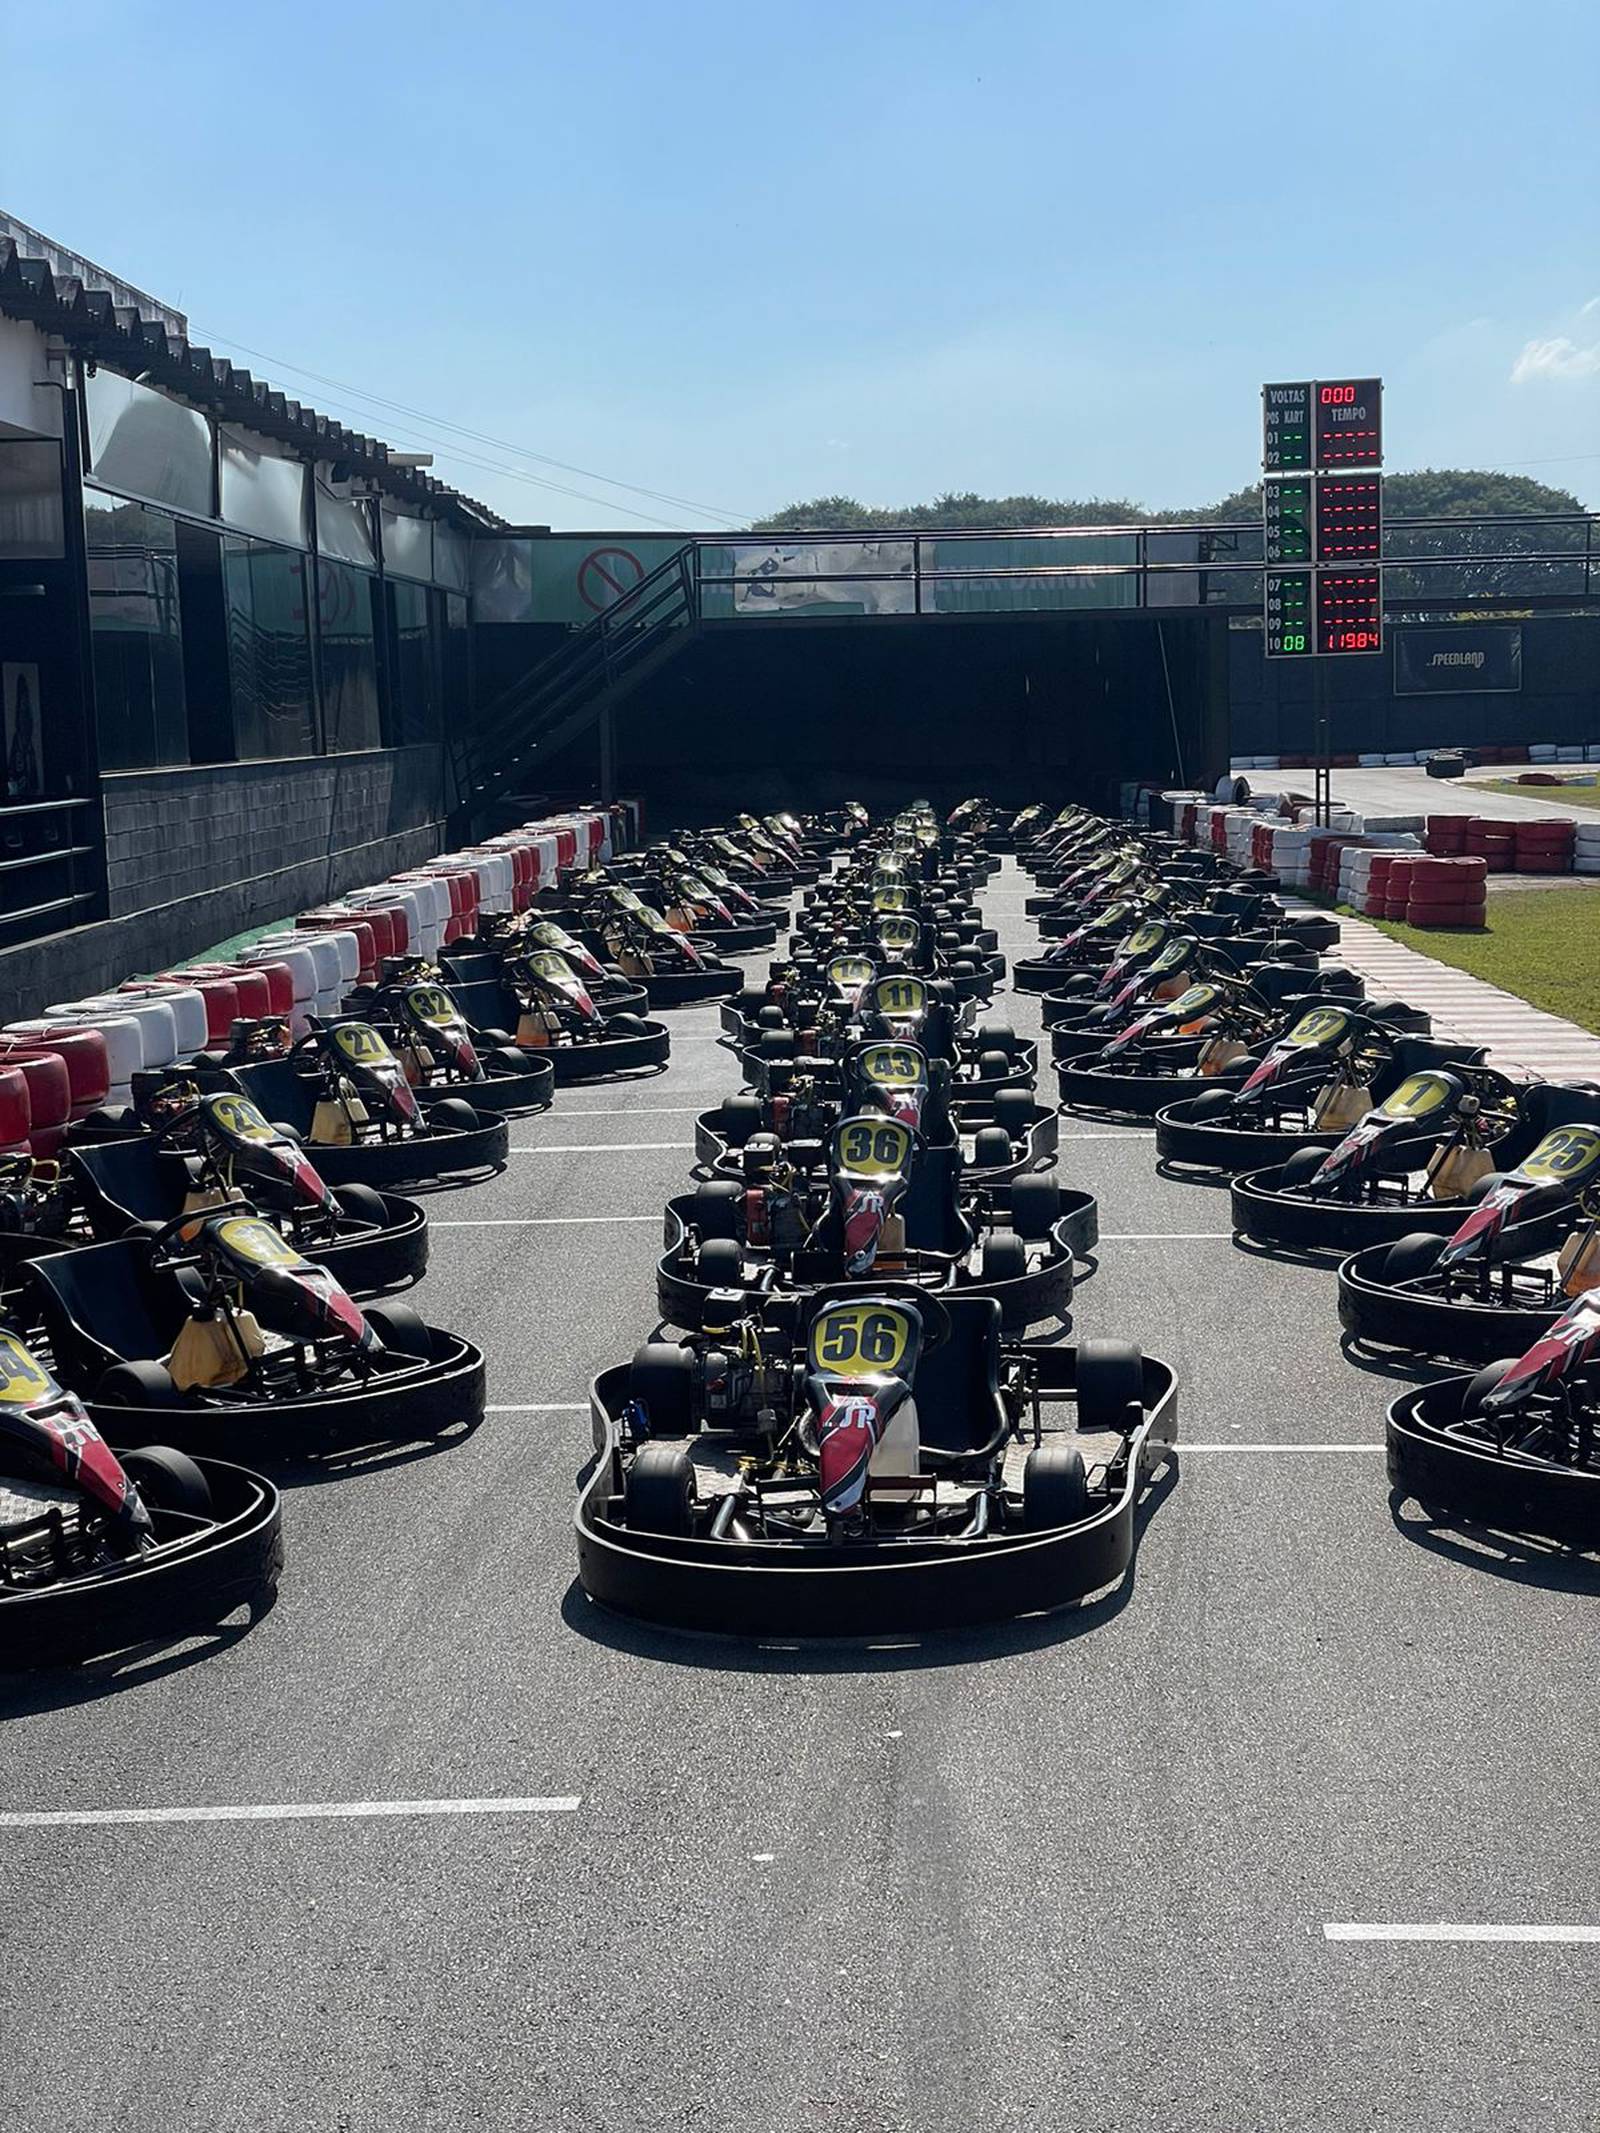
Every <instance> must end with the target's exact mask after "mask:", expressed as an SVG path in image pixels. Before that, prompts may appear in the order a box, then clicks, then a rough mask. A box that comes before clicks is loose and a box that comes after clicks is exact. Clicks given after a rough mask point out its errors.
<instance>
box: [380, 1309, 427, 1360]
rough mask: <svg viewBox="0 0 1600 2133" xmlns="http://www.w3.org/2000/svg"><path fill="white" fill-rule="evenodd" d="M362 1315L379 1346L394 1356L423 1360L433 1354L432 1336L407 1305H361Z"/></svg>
mask: <svg viewBox="0 0 1600 2133" xmlns="http://www.w3.org/2000/svg"><path fill="white" fill-rule="evenodd" d="M362 1316H363V1317H364V1318H365V1319H366V1322H367V1324H368V1325H369V1326H370V1327H371V1328H372V1330H373V1332H374V1333H376V1334H377V1336H378V1338H379V1340H381V1341H382V1343H383V1345H384V1346H385V1347H386V1348H390V1349H392V1350H393V1351H394V1353H395V1354H396V1355H412V1356H416V1357H417V1358H418V1359H419V1360H420V1361H422V1362H426V1361H427V1360H428V1359H429V1357H430V1356H431V1355H432V1354H433V1340H432V1337H431V1335H430V1334H429V1332H428V1329H427V1327H426V1326H425V1325H424V1324H423V1322H422V1320H421V1319H420V1318H419V1317H418V1316H417V1314H416V1312H415V1311H413V1310H412V1308H411V1306H410V1305H409V1304H403V1303H377V1304H364V1305H363V1306H362Z"/></svg>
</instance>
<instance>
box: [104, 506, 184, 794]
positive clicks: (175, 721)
mask: <svg viewBox="0 0 1600 2133" xmlns="http://www.w3.org/2000/svg"><path fill="white" fill-rule="evenodd" d="M84 535H85V543H86V546H87V550H88V563H89V628H90V633H91V637H92V641H93V645H94V687H95V712H96V724H97V727H98V731H99V740H100V766H101V768H102V769H103V770H149V769H152V768H154V767H155V766H156V765H158V764H162V763H187V762H188V760H189V729H188V722H187V719H186V717H185V709H184V689H183V627H182V615H181V612H180V608H179V602H178V557H177V542H176V529H175V528H174V525H173V521H172V520H171V519H170V518H169V517H168V515H167V514H166V512H164V511H151V510H149V509H147V508H146V507H145V506H144V505H143V504H136V503H131V502H128V501H127V500H125V499H124V498H122V497H113V496H100V495H97V494H95V493H94V492H93V491H92V490H91V491H89V492H88V493H86V495H85V497H84Z"/></svg>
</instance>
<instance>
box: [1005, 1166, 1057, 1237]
mask: <svg viewBox="0 0 1600 2133" xmlns="http://www.w3.org/2000/svg"><path fill="white" fill-rule="evenodd" d="M1060 1220H1061V1185H1060V1182H1059V1180H1057V1179H1055V1178H1041V1177H1027V1178H1015V1179H1013V1180H1012V1185H1011V1227H1012V1229H1013V1230H1014V1231H1015V1233H1016V1234H1017V1236H1019V1237H1021V1238H1024V1239H1026V1238H1029V1237H1031V1238H1033V1239H1034V1240H1035V1242H1041V1241H1042V1240H1043V1239H1045V1238H1046V1237H1048V1236H1049V1234H1050V1232H1051V1231H1052V1230H1053V1229H1054V1228H1055V1226H1056V1224H1057V1223H1058V1222H1059V1221H1060Z"/></svg>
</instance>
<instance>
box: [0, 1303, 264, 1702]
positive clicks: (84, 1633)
mask: <svg viewBox="0 0 1600 2133" xmlns="http://www.w3.org/2000/svg"><path fill="white" fill-rule="evenodd" d="M282 1518H283V1507H282V1503H281V1501H280V1498H279V1495H278V1491H277V1490H276V1489H275V1488H274V1487H273V1486H272V1484H271V1482H269V1481H265V1480H263V1479H262V1478H261V1476H260V1475H258V1474H250V1473H247V1472H245V1470H244V1469H243V1468H242V1467H237V1466H226V1465H222V1464H220V1463H219V1462H218V1461H216V1460H211V1459H207V1460H204V1461H197V1460H194V1459H190V1458H188V1457H186V1456H185V1455H184V1454H183V1453H182V1452H179V1451H175V1450H172V1449H170V1448H168V1447H165V1446H158V1445H146V1446H144V1447H143V1448H142V1449H140V1450H138V1451H125V1452H123V1453H121V1454H120V1455H119V1454H117V1453H115V1452H113V1451H112V1450H111V1448H110V1446H109V1445H108V1444H107V1443H106V1442H105V1439H104V1438H103V1437H102V1436H101V1435H100V1432H99V1431H98V1430H97V1429H96V1428H95V1425H94V1423H93V1421H92V1420H91V1419H90V1417H89V1415H88V1414H87V1412H86V1411H85V1409H84V1407H83V1405H82V1403H81V1402H80V1401H79V1400H77V1399H76V1398H74V1396H73V1395H72V1394H71V1393H70V1392H67V1391H66V1390H65V1389H64V1388H63V1387H62V1386H61V1385H59V1384H58V1383H57V1382H56V1380H55V1378H54V1377H53V1376H52V1374H51V1372H50V1370H49V1368H48V1367H47V1365H46V1364H45V1363H44V1362H42V1361H41V1360H40V1358H39V1357H38V1356H37V1355H35V1354H34V1353H33V1351H32V1350H31V1349H30V1348H28V1347H27V1346H25V1345H24V1343H23V1341H22V1340H21V1339H20V1338H19V1336H18V1335H17V1334H16V1333H14V1332H12V1331H11V1330H10V1329H9V1328H6V1327H0V1669H5V1670H6V1671H11V1670H15V1669H21V1668H31V1667H45V1666H68V1665H75V1664H77V1663H79V1662H81V1661H83V1660H85V1659H91V1658H95V1657H99V1656H103V1655H105V1654H107V1653H111V1652H116V1651H125V1650H127V1649H128V1648H129V1647H130V1646H132V1645H135V1644H143V1643H148V1642H150V1641H152V1640H154V1639H158V1638H171V1637H191V1636H195V1635H198V1634H199V1633H200V1632H202V1631H204V1630H207V1629H213V1628H215V1627H216V1626H217V1625H218V1624H220V1623H221V1622H223V1621H225V1620H226V1619H227V1617H228V1616H229V1615H231V1614H233V1613H235V1612H236V1610H237V1609H239V1608H241V1607H249V1608H250V1609H251V1611H252V1613H255V1614H259V1613H264V1612H265V1611H266V1609H267V1608H268V1607H269V1606H270V1605H271V1603H272V1597H273V1594H274V1592H275V1591H276V1589H277V1583H278V1574H279V1571H280V1570H281V1568H282V1564H283V1529H282Z"/></svg>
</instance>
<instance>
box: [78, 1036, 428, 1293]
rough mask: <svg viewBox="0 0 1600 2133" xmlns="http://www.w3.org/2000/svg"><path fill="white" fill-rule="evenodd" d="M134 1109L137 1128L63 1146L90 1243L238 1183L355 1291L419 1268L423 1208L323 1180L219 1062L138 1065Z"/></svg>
mask: <svg viewBox="0 0 1600 2133" xmlns="http://www.w3.org/2000/svg"><path fill="white" fill-rule="evenodd" d="M134 1108H135V1110H136V1112H137V1114H138V1116H139V1118H140V1119H141V1120H142V1121H143V1122H144V1125H145V1127H146V1129H147V1130H146V1131H144V1132H141V1133H131V1134H128V1135H127V1136H126V1137H125V1138H123V1139H120V1140H105V1141H91V1142H86V1143H85V1144H84V1145H83V1146H82V1147H79V1148H71V1149H69V1150H68V1151H67V1171H68V1175H69V1177H70V1178H71V1180H72V1182H73V1184H74V1186H75V1188H76V1196H77V1199H78V1202H79V1203H80V1205H81V1208H82V1212H83V1215H84V1217H85V1218H86V1222H87V1229H88V1233H89V1235H90V1236H92V1237H93V1238H94V1239H95V1240H97V1241H98V1242H101V1243H104V1242H106V1241H108V1240H109V1239H111V1238H114V1237H122V1236H126V1235H127V1234H128V1233H129V1232H130V1231H132V1230H135V1229H139V1230H144V1231H146V1232H151V1231H154V1230H158V1229H161V1228H164V1227H165V1226H166V1224H167V1223H169V1222H170V1221H172V1219H173V1218H174V1217H175V1216H177V1215H180V1214H191V1213H201V1212H204V1211H205V1210H206V1209H208V1208H211V1207H215V1206H217V1205H219V1204H220V1203H221V1202H222V1201H223V1200H225V1199H228V1198H231V1197H232V1196H233V1195H235V1194H238V1193H243V1194H244V1196H245V1197H246V1198H247V1199H248V1200H249V1201H250V1203H251V1204H252V1206H253V1207H254V1208H255V1209H256V1211H257V1212H258V1213H259V1214H260V1215H262V1216H263V1217H264V1219H266V1220H267V1221H270V1222H271V1223H272V1224H273V1226H274V1228H276V1229H279V1230H281V1231H282V1232H283V1234H284V1236H285V1237H286V1238H287V1239H288V1241H289V1242H290V1243H291V1244H292V1245H293V1246H294V1248H295V1249H296V1251H299V1252H303V1253H304V1254H305V1256H306V1257H307V1258H308V1259H315V1260H317V1261H318V1262H319V1263H320V1264H321V1265H323V1266H325V1267H327V1268H328V1269H329V1271H330V1272H331V1273H333V1274H335V1275H337V1277H338V1279H339V1281H340V1283H341V1285H342V1286H343V1287H344V1288H347V1289H349V1290H350V1291H351V1292H352V1293H353V1294H356V1293H360V1292H362V1291H372V1290H376V1289H389V1288H394V1287H396V1286H398V1285H399V1284H400V1283H402V1282H408V1281H415V1280H417V1279H418V1278H419V1277H420V1276H421V1274H422V1273H423V1271H424V1269H425V1268H426V1266H427V1263H428V1218H427V1216H426V1215H425V1214H424V1213H423V1211H422V1209H421V1208H420V1207H419V1206H418V1205H417V1203H416V1202H415V1201H414V1200H407V1199H402V1198H401V1197H400V1196H399V1195H398V1194H396V1193H381V1192H374V1191H373V1189H372V1187H371V1186H369V1185H329V1184H328V1183H327V1181H326V1179H325V1178H324V1177H323V1176H322V1173H321V1172H320V1171H319V1170H318V1169H317V1167H316V1165H315V1164H314V1163H313V1162H312V1160H311V1158H310V1156H309V1155H308V1154H307V1153H306V1149H305V1145H304V1143H303V1142H302V1141H300V1140H299V1139H298V1138H297V1137H295V1136H294V1135H293V1134H292V1133H291V1132H289V1131H287V1130H286V1129H285V1128H284V1127H283V1126H281V1125H276V1124H274V1123H273V1122H272V1121H271V1120H269V1119H267V1118H266V1117H264V1116H263V1114H262V1112H261V1110H260V1108H259V1107H258V1106H257V1105H256V1104H255V1103H253V1102H252V1101H251V1099H250V1098H249V1097H248V1096H246V1095H244V1094H243V1092H242V1091H241V1090H240V1088H239V1086H238V1083H237V1080H236V1077H235V1075H234V1074H233V1073H232V1072H231V1071H230V1070H229V1069H227V1068H212V1067H206V1066H204V1065H201V1066H197V1067H194V1068H184V1067H171V1068H164V1069H159V1070H155V1071H152V1072H150V1073H148V1074H139V1075H136V1076H135V1078H134ZM66 1241H67V1240H66V1239H65V1238H63V1240H62V1242H63V1244H65V1242H66ZM59 1248H60V1247H59V1246H58V1249H59Z"/></svg>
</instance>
